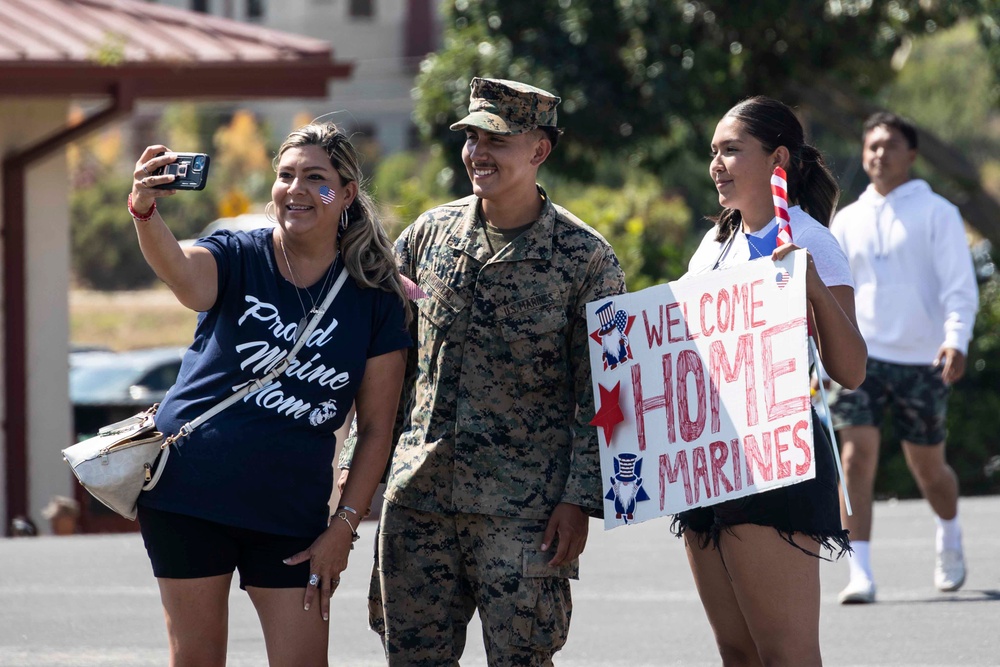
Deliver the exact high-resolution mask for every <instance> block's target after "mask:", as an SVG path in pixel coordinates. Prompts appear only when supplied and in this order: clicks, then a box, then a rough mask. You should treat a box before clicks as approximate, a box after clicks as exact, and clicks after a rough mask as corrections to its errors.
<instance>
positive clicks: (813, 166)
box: [709, 95, 840, 241]
mask: <svg viewBox="0 0 1000 667" xmlns="http://www.w3.org/2000/svg"><path fill="white" fill-rule="evenodd" d="M725 118H734V119H736V120H737V121H739V123H740V125H742V126H743V129H744V130H745V131H746V132H747V134H749V135H750V136H751V137H753V138H754V139H756V140H757V141H759V142H760V143H761V144H762V145H763V147H764V150H765V151H767V152H768V153H770V152H772V151H774V150H775V149H776V148H778V146H784V147H785V148H787V149H788V153H789V156H790V157H789V160H788V167H787V168H786V169H785V172H786V175H787V176H788V203H789V205H791V206H795V205H796V204H797V205H799V206H801V207H802V210H804V211H805V212H806V213H808V214H809V215H811V216H812V217H814V218H816V220H818V221H819V222H820V223H821V224H822V225H823V226H824V227H825V226H829V224H830V218H831V217H832V216H833V209H834V207H835V206H836V205H837V200H838V199H839V198H840V186H838V185H837V179H836V178H834V177H833V174H832V173H830V170H829V168H827V166H826V163H825V162H824V161H823V155H822V154H821V153H820V152H819V151H818V150H817V149H816V148H815V147H814V146H810V145H809V144H807V143H806V142H805V138H804V133H803V130H802V123H800V122H799V119H798V118H797V117H796V116H795V113H794V112H793V111H792V110H791V109H790V108H788V106H787V105H785V104H783V103H782V102H779V101H778V100H774V99H771V98H770V97H764V96H762V95H758V96H757V97H751V98H749V99H746V100H743V101H742V102H740V103H739V104H737V105H736V106H734V107H733V108H732V109H730V110H729V111H727V112H726V115H725ZM709 219H710V220H712V221H713V222H715V223H716V224H717V225H718V227H719V230H718V233H717V234H716V237H715V238H716V240H717V241H725V240H726V239H728V238H729V237H730V236H732V234H733V233H734V232H735V231H736V230H737V229H739V227H740V224H741V223H742V222H743V218H742V216H741V215H740V212H739V211H738V210H736V209H729V208H727V209H723V210H722V212H721V213H719V214H718V215H717V216H715V217H712V218H709Z"/></svg>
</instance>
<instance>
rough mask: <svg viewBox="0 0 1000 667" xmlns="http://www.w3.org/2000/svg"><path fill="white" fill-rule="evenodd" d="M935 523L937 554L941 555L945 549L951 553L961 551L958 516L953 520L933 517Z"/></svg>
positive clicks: (960, 531)
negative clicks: (951, 551)
mask: <svg viewBox="0 0 1000 667" xmlns="http://www.w3.org/2000/svg"><path fill="white" fill-rule="evenodd" d="M934 518H935V520H936V521H937V552H938V553H941V552H942V551H944V550H945V549H949V550H953V551H961V550H962V527H961V526H960V525H959V524H958V514H957V513H956V514H955V518H954V519H947V520H946V519H942V518H941V517H939V516H937V517H934Z"/></svg>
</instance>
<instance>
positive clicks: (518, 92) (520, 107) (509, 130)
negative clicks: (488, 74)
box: [451, 77, 560, 134]
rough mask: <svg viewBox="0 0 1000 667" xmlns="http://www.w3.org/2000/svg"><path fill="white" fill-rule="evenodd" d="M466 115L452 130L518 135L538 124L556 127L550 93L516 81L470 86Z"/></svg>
mask: <svg viewBox="0 0 1000 667" xmlns="http://www.w3.org/2000/svg"><path fill="white" fill-rule="evenodd" d="M470 87H471V88H472V92H471V93H470V94H469V115H468V116H466V117H465V118H463V119H462V120H460V121H458V122H457V123H455V124H454V125H452V126H451V129H453V130H464V129H465V128H467V127H470V126H471V127H478V128H481V129H483V130H486V131H487V132H494V133H496V134H521V133H523V132H528V131H530V130H533V129H535V128H536V127H538V126H540V125H545V126H551V127H555V126H556V105H558V104H559V102H560V98H559V97H557V96H555V95H553V94H552V93H550V92H548V91H545V90H542V89H541V88H535V87H534V86H529V85H527V84H525V83H519V82H517V81H507V80H506V79H481V78H479V77H476V78H475V79H473V80H472V84H471V85H470Z"/></svg>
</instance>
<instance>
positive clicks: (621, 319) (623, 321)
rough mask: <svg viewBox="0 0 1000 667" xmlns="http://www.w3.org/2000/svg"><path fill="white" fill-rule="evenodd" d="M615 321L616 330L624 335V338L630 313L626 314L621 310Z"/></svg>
mask: <svg viewBox="0 0 1000 667" xmlns="http://www.w3.org/2000/svg"><path fill="white" fill-rule="evenodd" d="M614 321H615V328H616V329H618V331H620V332H621V333H622V336H625V327H627V326H628V313H626V312H625V311H624V310H619V311H618V312H617V313H615V320H614ZM625 340H626V341H628V338H627V337H626V338H625Z"/></svg>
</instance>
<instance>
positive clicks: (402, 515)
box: [369, 502, 579, 667]
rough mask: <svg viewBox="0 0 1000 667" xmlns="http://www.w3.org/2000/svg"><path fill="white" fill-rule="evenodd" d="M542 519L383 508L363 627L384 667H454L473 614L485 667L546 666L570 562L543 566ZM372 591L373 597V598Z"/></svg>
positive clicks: (560, 630)
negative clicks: (377, 639)
mask: <svg viewBox="0 0 1000 667" xmlns="http://www.w3.org/2000/svg"><path fill="white" fill-rule="evenodd" d="M545 524H546V522H545V521H538V520H535V519H531V520H526V519H512V518H507V517H496V516H485V515H481V514H437V513H434V512H423V511H420V510H415V509H411V508H408V507H403V506H400V505H396V504H393V503H389V502H386V503H385V505H384V506H383V510H382V519H381V522H380V524H379V538H378V559H377V565H376V570H377V574H378V578H377V579H373V581H372V589H371V591H370V595H369V621H370V624H371V626H372V628H373V629H374V630H375V631H376V632H379V633H380V634H381V635H382V642H383V645H384V646H385V652H386V659H387V661H388V664H389V665H426V666H430V665H434V666H438V665H440V666H444V665H448V666H449V667H450V666H452V665H457V664H458V660H459V658H460V657H461V655H462V652H463V651H464V649H465V634H466V626H467V625H468V623H469V621H470V620H471V619H472V615H473V614H474V613H475V612H476V611H477V610H478V611H479V617H480V620H481V621H482V626H483V640H484V642H485V644H486V656H487V660H488V662H489V664H490V665H491V667H504V666H511V667H513V666H515V665H517V666H522V665H523V666H525V667H536V666H538V667H541V666H543V665H551V664H552V656H553V654H554V653H555V652H556V651H558V650H559V649H560V648H562V646H563V644H564V643H565V642H566V635H567V634H568V632H569V622H570V616H571V614H572V610H573V605H572V600H571V598H570V585H569V580H570V579H576V578H577V574H578V569H579V566H578V561H574V562H573V563H572V564H570V565H564V566H561V567H558V568H551V567H549V566H548V565H547V563H548V561H549V560H550V559H551V558H552V553H554V551H555V546H552V547H550V548H549V551H548V552H541V551H539V546H540V543H541V539H542V533H543V532H544V530H545ZM379 593H381V594H379Z"/></svg>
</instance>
